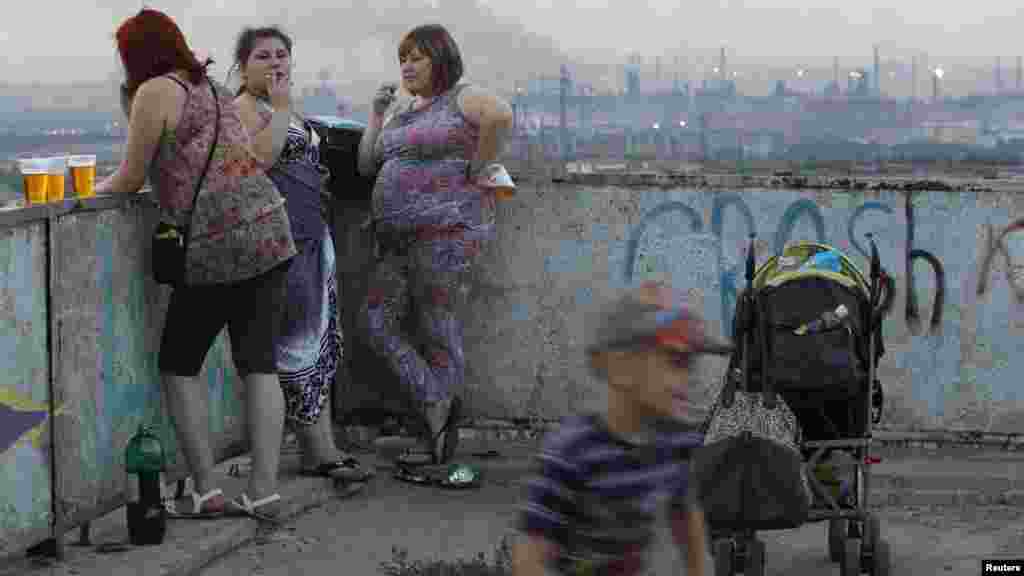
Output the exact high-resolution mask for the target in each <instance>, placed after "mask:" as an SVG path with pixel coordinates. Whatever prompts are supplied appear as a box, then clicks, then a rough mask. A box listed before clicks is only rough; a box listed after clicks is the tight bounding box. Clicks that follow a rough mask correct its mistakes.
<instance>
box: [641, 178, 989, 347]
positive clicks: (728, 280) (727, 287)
mask: <svg viewBox="0 0 1024 576" xmlns="http://www.w3.org/2000/svg"><path fill="white" fill-rule="evenodd" d="M729 208H733V209H734V211H735V212H736V213H737V215H738V216H739V217H740V219H741V220H742V222H743V224H744V225H745V226H744V227H745V230H746V233H747V237H759V236H760V234H759V231H758V230H757V221H756V219H755V218H754V213H753V211H752V210H751V208H750V206H749V205H748V204H747V202H746V200H745V199H744V197H743V196H742V195H740V194H738V193H719V194H715V195H714V200H713V204H712V210H711V234H712V235H713V236H714V238H715V239H716V243H715V245H716V257H717V260H718V269H719V271H720V291H719V292H720V299H721V313H722V316H721V318H722V325H723V326H731V325H732V323H733V314H734V313H735V309H736V299H737V296H738V294H739V292H740V282H741V278H742V276H743V275H742V268H743V265H742V261H740V262H735V263H729V262H727V261H726V259H725V256H724V247H725V242H724V235H725V230H726V227H725V217H726V214H727V210H728V209H729ZM904 208H905V213H906V240H907V241H906V254H905V259H904V262H905V266H906V270H905V278H906V290H904V304H905V316H906V321H907V326H908V327H909V328H910V329H911V332H912V333H916V334H919V333H920V329H919V327H920V310H919V305H918V296H919V295H918V290H917V287H916V285H915V279H914V270H913V263H914V261H916V260H922V261H924V262H926V263H927V264H928V265H929V266H930V267H931V270H932V272H933V274H934V277H935V294H934V299H933V301H932V302H933V303H932V310H931V315H930V322H929V332H932V333H934V332H938V331H939V330H940V329H941V324H942V309H943V306H944V304H945V298H946V289H945V286H946V278H945V270H944V268H943V265H942V262H941V260H939V258H938V257H937V256H935V255H934V254H932V253H931V252H929V251H927V250H923V249H920V248H917V247H915V245H914V232H915V227H916V220H915V215H914V196H913V192H907V193H906V195H905V207H904ZM868 212H881V213H883V214H886V215H892V214H893V213H894V210H893V208H892V207H891V206H890V205H889V204H886V203H884V202H878V201H866V202H863V203H862V204H861V205H859V206H858V207H857V208H856V209H855V210H854V211H853V213H852V214H851V215H850V217H849V220H848V221H847V223H846V231H847V234H848V236H849V242H850V245H851V246H852V247H853V248H854V249H855V250H856V251H857V252H859V253H860V254H861V255H862V256H864V257H865V258H868V257H869V254H868V251H867V250H866V249H865V247H864V245H863V243H862V242H861V241H860V239H859V238H858V234H857V224H858V222H859V221H860V220H861V219H862V218H863V217H864V216H865V215H866V214H867V213H868ZM671 213H681V214H683V215H684V216H685V217H686V218H687V219H688V220H689V223H690V227H689V230H688V231H679V233H680V234H701V233H703V228H704V221H703V218H702V217H701V215H700V213H699V212H698V211H697V210H695V209H694V208H693V207H692V206H690V205H688V204H686V203H685V202H679V201H672V202H666V203H664V204H661V205H659V206H657V207H656V208H654V209H652V210H650V211H649V212H647V213H646V214H644V215H643V216H642V217H641V218H640V223H639V224H638V225H637V227H636V228H635V229H634V230H633V233H632V234H631V235H630V237H629V239H628V241H627V244H626V258H625V277H626V280H627V281H631V280H632V279H633V276H634V274H635V268H636V260H637V255H638V252H639V246H640V241H641V239H642V238H643V235H644V232H645V231H646V230H647V228H648V226H649V225H650V224H651V223H652V222H654V221H656V220H657V219H658V218H661V217H663V216H665V215H667V214H671ZM801 219H806V220H808V221H809V222H810V224H811V226H812V227H813V230H814V236H815V241H816V242H819V243H821V244H828V243H829V239H828V234H827V233H826V228H825V217H824V215H823V214H822V212H821V208H819V206H818V205H817V204H816V203H815V202H814V201H813V200H810V199H808V198H800V199H797V200H795V201H793V202H792V203H790V204H789V206H787V207H786V209H785V211H784V212H783V214H782V217H781V218H780V220H779V223H778V225H777V226H776V229H775V233H774V234H773V235H772V236H771V238H772V244H771V247H772V252H773V254H780V253H781V252H782V250H783V249H784V248H785V246H786V244H788V243H789V242H790V240H791V239H792V236H793V231H794V229H795V228H796V225H797V223H798V222H799V221H800V220H801ZM1004 252H1005V250H1004Z"/></svg>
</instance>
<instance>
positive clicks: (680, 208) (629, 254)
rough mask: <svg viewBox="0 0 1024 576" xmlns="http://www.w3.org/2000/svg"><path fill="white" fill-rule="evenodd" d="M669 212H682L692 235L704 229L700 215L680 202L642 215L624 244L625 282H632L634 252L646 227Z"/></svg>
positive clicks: (671, 203)
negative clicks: (685, 216) (686, 217)
mask: <svg viewBox="0 0 1024 576" xmlns="http://www.w3.org/2000/svg"><path fill="white" fill-rule="evenodd" d="M671 212H682V213H683V214H686V215H687V216H689V217H690V231H691V232H692V233H694V234H696V233H698V232H700V231H701V230H702V229H703V228H704V220H703V219H702V218H701V216H700V214H698V213H697V211H696V210H694V209H693V208H691V207H690V206H689V205H687V204H684V203H682V202H666V203H665V204H662V205H661V206H658V207H657V208H655V209H654V210H651V211H650V212H648V213H647V214H644V216H643V217H642V218H640V224H638V225H637V227H636V230H633V234H632V235H630V237H629V241H628V242H627V243H626V281H627V282H629V281H631V280H633V266H634V265H635V264H636V252H637V249H638V248H639V246H640V239H641V238H643V236H644V232H645V231H646V230H647V225H648V224H650V223H651V221H652V220H654V219H656V218H658V217H659V216H663V215H665V214H669V213H671Z"/></svg>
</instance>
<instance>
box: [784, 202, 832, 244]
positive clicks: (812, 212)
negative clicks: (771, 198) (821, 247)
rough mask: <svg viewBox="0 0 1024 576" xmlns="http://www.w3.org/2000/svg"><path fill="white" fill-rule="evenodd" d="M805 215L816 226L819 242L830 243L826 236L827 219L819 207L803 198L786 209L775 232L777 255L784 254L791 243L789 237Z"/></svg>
mask: <svg viewBox="0 0 1024 576" xmlns="http://www.w3.org/2000/svg"><path fill="white" fill-rule="evenodd" d="M805 213H806V214H807V216H808V217H810V219H811V221H812V223H813V224H814V231H815V234H816V235H817V237H818V242H820V243H821V244H826V243H827V242H828V238H827V237H826V236H825V218H824V217H823V216H822V215H821V210H819V209H818V205H817V204H815V203H814V202H813V201H812V200H808V199H807V198H801V199H800V200H797V201H796V202H793V203H792V204H790V205H789V208H786V212H785V213H784V214H783V215H782V221H781V222H779V229H778V230H777V231H776V232H775V253H776V254H782V251H783V249H785V248H786V243H788V242H789V237H790V236H791V235H792V234H793V227H794V226H795V225H796V221H797V220H799V219H800V216H801V215H803V214H805Z"/></svg>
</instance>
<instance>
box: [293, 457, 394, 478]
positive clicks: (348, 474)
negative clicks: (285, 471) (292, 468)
mask: <svg viewBox="0 0 1024 576" xmlns="http://www.w3.org/2000/svg"><path fill="white" fill-rule="evenodd" d="M301 474H302V475H303V476H313V477H317V478H331V479H333V480H344V481H346V482H364V481H366V480H369V479H370V478H373V477H374V476H375V475H376V473H375V472H373V471H372V470H369V469H367V468H363V466H362V464H360V463H359V460H356V459H355V458H353V457H351V456H346V457H344V458H341V459H339V460H336V461H334V462H324V463H322V464H320V465H319V466H316V467H313V468H303V469H302V472H301Z"/></svg>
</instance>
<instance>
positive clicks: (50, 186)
mask: <svg viewBox="0 0 1024 576" xmlns="http://www.w3.org/2000/svg"><path fill="white" fill-rule="evenodd" d="M46 162H47V169H46V201H47V202H63V201H64V183H65V182H66V181H67V178H66V176H67V173H68V158H67V156H57V157H54V158H47V159H46Z"/></svg>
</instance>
